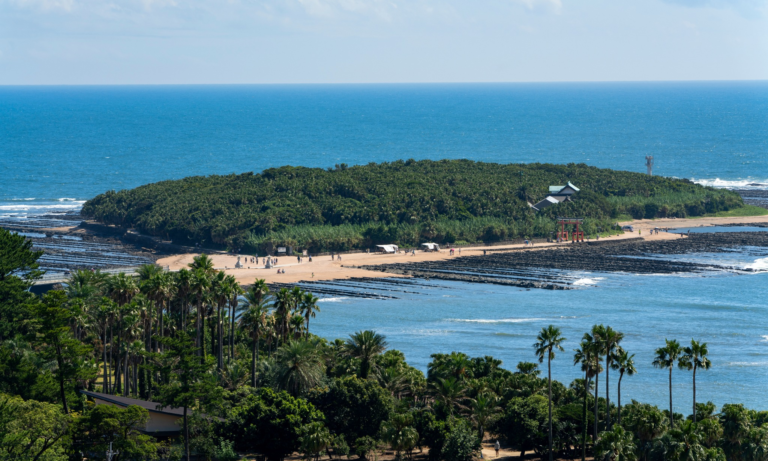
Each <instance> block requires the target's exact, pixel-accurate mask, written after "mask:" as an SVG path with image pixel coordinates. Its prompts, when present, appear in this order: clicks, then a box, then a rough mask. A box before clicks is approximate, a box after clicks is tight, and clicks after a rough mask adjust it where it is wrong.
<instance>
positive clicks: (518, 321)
mask: <svg viewBox="0 0 768 461" xmlns="http://www.w3.org/2000/svg"><path fill="white" fill-rule="evenodd" d="M542 320H546V319H542V318H524V319H446V321H448V322H462V323H525V322H540V321H542Z"/></svg>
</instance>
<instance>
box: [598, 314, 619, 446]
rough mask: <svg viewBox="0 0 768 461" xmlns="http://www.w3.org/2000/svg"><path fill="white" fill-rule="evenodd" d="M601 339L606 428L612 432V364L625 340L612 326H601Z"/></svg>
mask: <svg viewBox="0 0 768 461" xmlns="http://www.w3.org/2000/svg"><path fill="white" fill-rule="evenodd" d="M600 327H601V328H600V329H599V332H600V339H601V342H602V344H603V348H604V349H603V353H604V354H605V408H606V410H605V418H606V419H605V427H606V428H607V430H609V431H610V430H611V392H610V389H611V388H610V382H611V375H610V372H611V362H612V361H613V358H614V353H615V351H616V347H617V346H618V345H619V343H620V342H621V340H622V339H624V333H621V332H618V331H615V330H614V329H613V328H611V327H610V326H607V327H603V326H602V325H600Z"/></svg>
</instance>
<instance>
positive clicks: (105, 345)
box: [101, 323, 109, 394]
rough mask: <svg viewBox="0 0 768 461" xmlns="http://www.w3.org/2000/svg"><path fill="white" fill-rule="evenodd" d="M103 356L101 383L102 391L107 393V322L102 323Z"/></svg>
mask: <svg viewBox="0 0 768 461" xmlns="http://www.w3.org/2000/svg"><path fill="white" fill-rule="evenodd" d="M102 355H103V356H104V382H103V383H102V385H101V387H102V392H104V393H105V394H109V381H108V379H109V377H108V375H109V372H108V371H107V324H106V323H105V324H104V350H103V351H102Z"/></svg>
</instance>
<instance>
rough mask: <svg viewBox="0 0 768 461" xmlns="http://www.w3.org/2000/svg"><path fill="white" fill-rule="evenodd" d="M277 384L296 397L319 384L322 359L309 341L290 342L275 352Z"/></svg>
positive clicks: (313, 344) (315, 345)
mask: <svg viewBox="0 0 768 461" xmlns="http://www.w3.org/2000/svg"><path fill="white" fill-rule="evenodd" d="M277 364H278V370H277V383H278V386H279V387H280V388H281V389H284V390H287V391H288V392H290V393H291V394H293V395H294V396H297V395H299V394H301V393H303V392H305V391H307V390H309V389H311V388H313V387H315V386H316V385H318V384H319V383H320V380H321V379H322V377H323V371H324V370H323V357H322V356H321V355H320V352H319V349H318V347H317V344H315V343H313V342H311V341H290V342H288V343H285V344H283V345H282V346H281V347H280V349H279V350H278V351H277Z"/></svg>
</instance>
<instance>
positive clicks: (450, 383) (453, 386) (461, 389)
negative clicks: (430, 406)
mask: <svg viewBox="0 0 768 461" xmlns="http://www.w3.org/2000/svg"><path fill="white" fill-rule="evenodd" d="M430 393H431V394H432V398H433V399H434V400H435V402H438V403H440V404H441V405H443V407H445V409H446V410H447V411H448V414H449V415H451V416H453V412H454V410H457V409H458V410H460V411H461V410H466V409H467V407H466V405H464V402H465V401H466V400H467V397H466V394H467V387H466V386H465V385H464V383H462V382H461V381H459V380H458V379H456V378H454V377H452V376H449V377H447V378H437V379H436V380H435V381H433V382H432V383H431V386H430Z"/></svg>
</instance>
